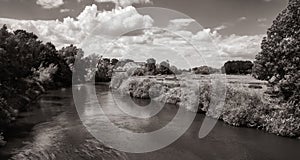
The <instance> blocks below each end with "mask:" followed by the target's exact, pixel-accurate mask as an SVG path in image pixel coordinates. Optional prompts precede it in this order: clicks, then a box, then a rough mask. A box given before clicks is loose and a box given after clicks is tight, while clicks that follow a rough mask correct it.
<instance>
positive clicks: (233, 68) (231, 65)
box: [224, 61, 253, 74]
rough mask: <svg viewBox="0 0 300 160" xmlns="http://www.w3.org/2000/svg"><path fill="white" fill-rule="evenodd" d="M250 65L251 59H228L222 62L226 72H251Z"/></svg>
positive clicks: (251, 64)
mask: <svg viewBox="0 0 300 160" xmlns="http://www.w3.org/2000/svg"><path fill="white" fill-rule="evenodd" d="M252 67H253V63H252V62H251V61H228V62H226V63H225V64H224V69H225V73H226V74H251V73H252Z"/></svg>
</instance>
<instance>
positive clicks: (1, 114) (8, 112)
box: [0, 98, 15, 132]
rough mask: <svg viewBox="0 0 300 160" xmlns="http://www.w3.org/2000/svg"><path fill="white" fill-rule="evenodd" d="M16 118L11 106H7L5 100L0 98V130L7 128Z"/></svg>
mask: <svg viewBox="0 0 300 160" xmlns="http://www.w3.org/2000/svg"><path fill="white" fill-rule="evenodd" d="M14 116H15V112H14V110H13V109H12V108H11V106H9V105H8V104H7V102H6V100H5V99H3V98H0V129H2V128H3V127H4V126H7V125H8V124H9V123H10V122H11V121H12V120H13V119H14ZM0 132H1V131H0Z"/></svg>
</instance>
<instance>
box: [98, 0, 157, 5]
mask: <svg viewBox="0 0 300 160" xmlns="http://www.w3.org/2000/svg"><path fill="white" fill-rule="evenodd" d="M95 1H96V2H99V3H104V2H112V3H115V4H116V7H127V6H131V5H132V4H134V3H136V4H147V3H152V1H151V0H95Z"/></svg>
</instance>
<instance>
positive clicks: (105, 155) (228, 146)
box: [0, 84, 300, 160]
mask: <svg viewBox="0 0 300 160" xmlns="http://www.w3.org/2000/svg"><path fill="white" fill-rule="evenodd" d="M96 91H97V96H98V100H99V101H100V102H101V103H102V104H105V106H104V108H105V112H106V113H108V115H113V116H109V119H110V120H111V121H112V122H113V123H115V124H116V125H117V126H119V127H121V128H125V129H128V130H131V131H135V132H148V131H154V130H157V129H159V128H161V127H163V126H164V125H166V124H167V123H168V122H170V120H172V118H173V117H174V115H175V114H176V113H177V110H178V108H177V107H176V106H172V105H166V106H165V108H163V109H162V110H161V112H160V113H158V114H157V115H156V116H154V117H152V118H150V119H145V120H140V119H137V118H132V117H131V116H124V114H121V113H120V114H119V112H118V111H117V110H116V108H115V106H116V105H115V101H116V100H117V101H124V99H116V97H112V94H111V92H110V90H109V88H108V86H107V85H105V84H102V85H96ZM87 102H88V100H87ZM136 103H140V104H143V103H145V104H147V101H146V100H143V101H137V102H136ZM122 104H123V103H122ZM124 104H126V103H124ZM34 105H35V106H34V107H33V108H36V109H34V110H33V111H32V112H30V113H26V114H27V115H24V117H23V118H21V119H19V120H18V121H20V122H21V123H20V124H19V127H16V129H13V130H12V131H11V133H10V135H11V136H10V137H8V140H9V142H8V144H7V145H6V147H3V148H1V149H0V159H1V160H2V159H3V160H4V159H18V160H19V159H43V160H44V159H58V160H68V159H70V160H72V159H76V160H80V159H129V160H141V159H143V160H148V159H149V160H150V159H151V160H152V159H155V160H177V159H178V160H182V159H185V160H196V159H197V160H201V159H203V160H224V159H230V160H282V159H289V160H293V159H295V160H296V159H299V158H300V152H299V149H300V141H299V140H297V139H291V138H284V137H279V136H276V135H272V134H268V133H264V132H262V131H258V130H255V129H249V128H236V127H232V126H228V125H226V124H224V123H223V122H218V123H217V125H216V126H215V127H214V129H213V130H212V132H211V133H210V134H209V135H208V136H207V137H205V138H203V139H199V138H198V132H199V129H200V127H201V123H202V121H203V119H204V115H202V114H198V115H197V116H196V118H195V120H194V121H193V123H192V125H191V127H190V128H189V129H188V130H187V132H185V134H184V135H183V136H181V137H180V138H179V139H178V140H177V141H175V142H174V143H173V144H171V145H169V146H168V147H166V148H163V149H161V150H158V151H154V152H150V153H140V154H133V153H124V152H120V151H117V150H115V149H112V148H109V147H106V146H105V145H104V144H102V143H101V142H99V141H97V140H96V139H95V138H94V137H93V136H92V135H91V134H90V133H89V132H88V131H87V130H86V128H85V127H84V126H83V124H82V122H81V120H80V118H79V116H78V113H77V111H76V108H75V105H74V101H73V96H72V89H71V88H69V89H63V90H55V91H49V92H48V93H47V94H45V95H43V96H42V97H41V99H40V100H39V101H38V102H37V104H34ZM91 112H93V111H90V112H86V114H91ZM87 116H89V115H87ZM89 121H90V122H91V123H93V121H95V123H96V121H97V125H103V126H105V125H106V124H104V122H103V124H101V119H100V121H99V119H97V118H95V119H89ZM122 140H124V141H128V142H127V143H128V144H130V143H131V142H130V140H128V138H126V137H124V139H122Z"/></svg>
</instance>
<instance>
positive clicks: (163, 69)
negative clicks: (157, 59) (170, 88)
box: [158, 60, 174, 75]
mask: <svg viewBox="0 0 300 160" xmlns="http://www.w3.org/2000/svg"><path fill="white" fill-rule="evenodd" d="M158 73H159V74H162V75H170V74H174V73H173V72H172V71H171V70H170V63H169V61H168V60H167V61H162V62H161V63H160V64H159V68H158Z"/></svg>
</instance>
